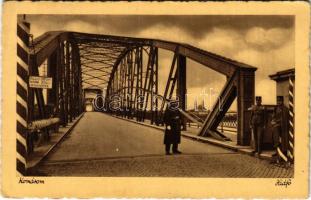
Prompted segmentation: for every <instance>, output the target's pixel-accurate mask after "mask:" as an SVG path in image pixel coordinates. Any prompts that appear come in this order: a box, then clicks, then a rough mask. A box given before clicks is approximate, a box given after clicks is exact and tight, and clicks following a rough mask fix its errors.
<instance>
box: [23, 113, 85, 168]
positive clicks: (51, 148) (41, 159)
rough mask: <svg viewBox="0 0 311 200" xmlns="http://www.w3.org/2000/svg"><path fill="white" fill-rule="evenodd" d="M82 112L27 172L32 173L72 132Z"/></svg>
mask: <svg viewBox="0 0 311 200" xmlns="http://www.w3.org/2000/svg"><path fill="white" fill-rule="evenodd" d="M83 115H84V112H83V113H82V114H81V115H80V116H79V117H78V119H77V120H76V121H75V122H74V124H72V126H71V127H70V128H69V129H68V131H67V132H66V133H64V135H62V136H61V137H60V138H59V140H58V141H57V142H56V143H55V144H53V145H52V146H51V147H50V148H49V150H48V151H47V152H46V153H45V154H44V155H43V156H42V157H41V158H40V159H39V160H38V161H37V162H36V163H35V164H34V165H33V166H31V167H29V168H27V170H28V171H32V170H33V169H35V168H36V167H37V166H38V165H39V164H40V163H41V162H42V161H43V160H44V159H46V157H47V156H48V155H49V154H50V153H51V152H52V151H53V150H54V148H55V147H56V146H57V145H58V144H59V143H61V142H62V141H63V139H64V138H65V137H66V136H67V135H68V134H69V133H70V132H71V131H72V129H73V128H74V127H75V126H76V125H77V124H78V122H79V121H80V119H81V118H82V117H83Z"/></svg>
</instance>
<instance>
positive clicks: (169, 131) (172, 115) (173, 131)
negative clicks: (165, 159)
mask: <svg viewBox="0 0 311 200" xmlns="http://www.w3.org/2000/svg"><path fill="white" fill-rule="evenodd" d="M164 124H165V133H164V144H165V152H166V154H167V155H170V154H171V153H170V149H171V145H172V146H173V148H172V151H173V153H174V154H180V153H181V152H180V151H179V150H178V144H179V143H180V135H181V134H180V133H181V128H180V127H181V118H180V113H179V111H178V109H170V108H168V109H166V111H165V113H164Z"/></svg>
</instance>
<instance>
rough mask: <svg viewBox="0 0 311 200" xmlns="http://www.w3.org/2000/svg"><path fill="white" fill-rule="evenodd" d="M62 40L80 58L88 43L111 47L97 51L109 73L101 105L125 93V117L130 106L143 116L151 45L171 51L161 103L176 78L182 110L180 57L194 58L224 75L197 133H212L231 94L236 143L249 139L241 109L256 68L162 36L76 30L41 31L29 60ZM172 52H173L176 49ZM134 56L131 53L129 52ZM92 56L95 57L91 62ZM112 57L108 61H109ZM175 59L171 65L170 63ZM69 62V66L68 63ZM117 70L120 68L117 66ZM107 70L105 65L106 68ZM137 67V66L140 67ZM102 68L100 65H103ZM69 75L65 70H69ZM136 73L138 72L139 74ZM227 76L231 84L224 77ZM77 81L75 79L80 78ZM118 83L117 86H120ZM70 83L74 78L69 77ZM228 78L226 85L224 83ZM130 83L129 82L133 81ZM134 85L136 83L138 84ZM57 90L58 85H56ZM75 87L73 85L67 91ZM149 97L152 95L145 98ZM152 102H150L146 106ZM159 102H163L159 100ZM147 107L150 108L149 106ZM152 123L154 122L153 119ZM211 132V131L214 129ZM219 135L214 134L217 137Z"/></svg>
mask: <svg viewBox="0 0 311 200" xmlns="http://www.w3.org/2000/svg"><path fill="white" fill-rule="evenodd" d="M68 39H73V40H74V43H75V44H79V45H82V46H83V45H84V46H83V48H84V49H82V47H81V48H80V47H79V48H80V50H83V53H85V56H87V57H88V56H90V55H91V54H92V52H91V51H90V50H89V49H88V48H90V47H91V46H92V45H93V46H94V48H95V47H96V48H106V49H107V48H109V49H111V54H109V53H107V55H106V53H103V55H105V56H106V58H104V59H101V60H99V61H100V63H102V64H103V65H109V66H111V68H109V69H110V70H111V73H110V77H109V81H108V86H107V90H106V91H107V92H106V97H105V98H106V100H105V103H108V102H109V98H110V97H111V96H112V95H113V94H115V93H119V94H121V93H122V94H125V95H126V94H127V93H130V94H131V96H130V97H129V98H127V97H126V96H125V95H123V96H122V98H125V100H126V101H125V102H123V103H124V104H125V105H122V106H125V108H128V109H130V110H131V112H128V116H129V115H130V114H132V109H135V112H136V113H137V114H136V115H137V118H139V119H137V120H143V119H144V117H145V115H146V111H145V110H146V108H147V104H148V103H149V99H148V98H149V95H150V94H149V93H150V92H151V97H152V96H153V95H154V93H153V90H155V89H154V84H155V83H156V81H157V79H156V78H155V77H156V76H152V75H155V72H157V71H158V70H157V69H154V66H155V67H156V66H157V62H158V57H157V56H154V55H155V53H154V51H155V50H154V49H158V48H160V49H165V50H169V51H172V52H174V53H175V54H174V58H173V63H172V64H173V65H172V66H171V68H174V69H170V70H171V71H172V72H170V76H169V80H168V83H169V84H167V86H166V90H165V94H164V96H163V97H164V102H167V101H168V100H169V99H171V98H172V95H173V92H174V91H175V89H174V88H175V84H176V82H177V96H179V98H180V100H181V102H180V103H181V107H182V110H185V108H186V97H185V94H186V58H188V59H191V60H194V61H196V62H198V63H200V64H202V65H204V66H206V67H208V68H211V69H213V70H215V71H216V72H219V73H221V74H223V75H225V76H226V77H227V79H228V82H227V83H226V86H225V88H224V89H223V91H222V93H221V95H220V97H219V98H223V99H222V100H221V101H219V102H218V103H216V104H215V105H214V107H213V110H212V111H211V112H210V114H209V116H208V117H207V119H206V120H205V123H203V127H202V130H201V132H200V134H201V135H204V136H206V134H209V135H213V133H212V132H214V129H215V127H216V126H217V124H218V123H219V121H221V118H222V117H223V115H224V113H225V111H224V110H226V109H229V107H230V105H231V103H232V101H233V100H234V98H237V102H238V124H239V125H238V144H241V145H247V144H248V143H249V135H250V134H249V128H248V118H249V113H248V112H247V107H248V106H250V105H251V104H252V103H253V99H254V72H255V70H256V68H254V67H251V66H249V65H246V64H243V63H240V62H237V61H234V60H231V59H228V58H224V57H222V56H219V55H216V54H213V53H210V52H207V51H204V50H202V49H199V48H196V47H193V46H190V45H187V44H180V43H175V42H169V41H162V40H153V39H146V38H130V37H119V36H109V35H98V34H84V33H76V32H47V33H45V34H44V35H42V36H40V37H39V38H37V39H36V40H35V42H34V46H35V48H36V52H35V53H33V54H35V55H36V56H35V59H36V62H35V63H36V65H37V66H38V65H40V64H41V63H42V62H43V61H44V60H45V59H46V58H47V57H49V56H50V55H51V54H52V53H53V51H54V50H55V49H57V48H58V44H59V43H62V42H64V41H66V40H68ZM145 47H148V48H150V53H149V59H148V64H147V70H146V77H145V78H144V79H143V78H141V79H142V80H144V82H143V81H141V80H140V78H139V76H140V75H139V74H140V73H141V72H142V71H143V70H141V72H140V71H139V70H140V67H139V66H142V60H143V55H141V56H140V58H139V60H140V61H141V64H138V63H137V62H136V61H135V62H134V63H133V56H132V54H133V52H134V53H135V54H136V53H137V50H136V49H137V48H141V50H140V52H142V51H145ZM176 50H177V51H176ZM81 56H83V55H79V56H78V57H80V59H78V60H79V62H80V63H79V67H80V68H79V70H80V71H79V72H78V73H81V72H82V70H81ZM135 58H136V55H135ZM94 59H95V60H94ZM94 59H93V58H91V57H90V58H89V59H88V60H89V61H88V62H95V61H96V60H97V59H99V58H97V57H96V58H94ZM113 60H115V61H114V63H113ZM129 60H131V63H132V64H129V63H128V61H129ZM176 63H177V69H176V67H175V64H176ZM71 65H72V64H71ZM122 67H125V68H126V69H127V70H126V71H125V73H126V74H125V76H124V77H123V78H121V79H122V80H118V79H120V77H121V76H122V73H123V72H122V70H121V69H122ZM119 68H120V69H119ZM107 69H108V68H107ZM141 69H143V67H142V68H141ZM105 70H106V69H105ZM69 73H71V72H69ZM64 75H66V73H65V74H61V75H60V77H61V78H62V79H61V80H63V79H64V77H65V76H64ZM141 77H142V76H141ZM229 80H231V82H232V83H231V82H230V81H229ZM80 81H81V80H80ZM122 81H123V85H122ZM73 82H74V81H73ZM229 82H230V83H229ZM133 83H134V84H133ZM63 84H64V82H62V81H60V89H61V90H63V91H62V92H61V94H60V96H61V100H63V98H62V95H63V94H64V93H63V92H64V90H65V88H64V85H63ZM139 85H140V87H139ZM135 86H136V91H135V97H134V100H135V99H137V95H139V92H137V86H138V89H140V88H141V90H140V91H141V93H142V94H141V95H142V96H143V97H144V101H145V104H144V105H143V107H142V110H143V113H142V116H141V117H140V116H139V113H140V112H139V111H138V108H140V106H141V104H139V103H138V104H136V105H133V99H132V98H133V97H132V95H134V93H133V88H134V87H135ZM62 88H63V89H62ZM79 88H82V83H81V84H80V85H79ZM73 91H75V89H73ZM151 99H152V98H151ZM154 103H155V102H153V101H151V106H152V104H154ZM164 104H165V103H164ZM164 106H165V105H163V103H162V104H161V107H160V108H161V109H160V114H161V111H163V108H164ZM219 106H222V107H223V108H224V109H223V110H219V109H218V107H219ZM60 108H61V109H60V111H61V113H62V112H65V111H62V103H61V105H60ZM151 108H152V107H151ZM151 121H152V122H154V121H155V120H154V118H153V115H152V119H151ZM156 121H158V120H156ZM216 135H217V133H216ZM218 136H219V135H218Z"/></svg>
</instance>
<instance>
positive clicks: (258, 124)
mask: <svg viewBox="0 0 311 200" xmlns="http://www.w3.org/2000/svg"><path fill="white" fill-rule="evenodd" d="M248 110H251V112H252V113H251V118H250V128H251V129H252V136H253V142H254V151H253V153H258V155H259V154H260V153H261V146H262V138H263V133H264V129H265V112H264V111H265V108H264V106H262V105H261V96H256V105H253V106H252V107H250V108H249V109H248Z"/></svg>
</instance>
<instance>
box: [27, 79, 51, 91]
mask: <svg viewBox="0 0 311 200" xmlns="http://www.w3.org/2000/svg"><path fill="white" fill-rule="evenodd" d="M29 86H30V87H31V88H43V89H51V88H52V78H50V77H43V76H29Z"/></svg>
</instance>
